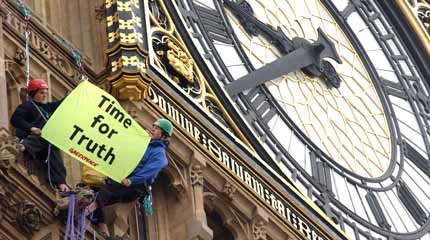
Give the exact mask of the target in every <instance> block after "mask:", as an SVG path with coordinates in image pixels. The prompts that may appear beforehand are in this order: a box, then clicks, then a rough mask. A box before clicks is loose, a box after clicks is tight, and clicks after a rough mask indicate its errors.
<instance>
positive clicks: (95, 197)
mask: <svg viewBox="0 0 430 240" xmlns="http://www.w3.org/2000/svg"><path fill="white" fill-rule="evenodd" d="M97 195H99V192H96V194H95V195H94V200H93V202H92V203H95V202H96V200H97ZM94 211H95V210H94ZM94 211H92V212H91V215H90V223H91V222H92V221H93V216H94ZM93 240H96V229H93Z"/></svg>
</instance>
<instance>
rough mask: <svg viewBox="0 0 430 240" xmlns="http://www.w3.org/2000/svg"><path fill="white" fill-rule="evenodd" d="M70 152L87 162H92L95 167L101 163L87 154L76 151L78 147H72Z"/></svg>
mask: <svg viewBox="0 0 430 240" xmlns="http://www.w3.org/2000/svg"><path fill="white" fill-rule="evenodd" d="M69 152H70V153H71V154H73V155H75V156H76V157H78V158H80V159H82V160H84V161H85V162H87V163H88V164H90V165H91V166H93V167H97V165H99V164H98V163H95V162H93V160H91V159H89V158H88V157H87V156H85V155H83V154H82V153H80V152H78V151H76V149H74V148H70V149H69Z"/></svg>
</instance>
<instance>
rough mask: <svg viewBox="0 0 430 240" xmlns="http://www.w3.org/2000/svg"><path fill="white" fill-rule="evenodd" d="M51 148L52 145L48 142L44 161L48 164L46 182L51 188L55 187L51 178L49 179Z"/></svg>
mask: <svg viewBox="0 0 430 240" xmlns="http://www.w3.org/2000/svg"><path fill="white" fill-rule="evenodd" d="M51 148H52V145H51V144H49V145H48V156H47V157H46V160H45V162H46V163H47V164H48V182H49V185H50V186H51V188H52V189H55V187H54V185H53V184H52V179H51V161H50V158H51Z"/></svg>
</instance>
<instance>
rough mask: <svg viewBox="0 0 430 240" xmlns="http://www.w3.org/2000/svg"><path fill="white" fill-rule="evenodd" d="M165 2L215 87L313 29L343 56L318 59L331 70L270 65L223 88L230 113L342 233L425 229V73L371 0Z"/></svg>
mask: <svg viewBox="0 0 430 240" xmlns="http://www.w3.org/2000/svg"><path fill="white" fill-rule="evenodd" d="M176 4H177V6H178V9H181V12H182V14H183V16H184V18H185V21H186V23H187V29H188V31H189V33H190V36H191V38H192V40H193V43H194V45H195V46H196V49H198V50H199V51H200V54H201V56H203V57H204V59H205V60H206V62H205V64H206V65H207V66H208V67H209V69H210V70H211V74H212V75H213V76H214V77H215V78H217V79H218V82H217V84H219V85H220V86H221V87H222V88H225V89H228V86H229V85H230V84H231V83H232V82H235V81H237V80H238V79H241V78H242V77H244V76H247V75H248V74H250V73H252V72H254V71H258V70H259V69H263V68H265V67H270V66H272V65H271V64H272V63H273V62H276V61H277V60H279V59H281V58H283V57H284V56H286V55H288V54H291V53H292V52H294V51H296V50H297V49H299V48H300V47H301V46H302V45H300V44H295V43H297V42H309V43H312V42H315V41H316V40H317V38H318V34H319V33H318V29H321V30H322V32H324V34H325V35H326V36H328V38H329V39H330V41H331V42H332V43H333V44H334V46H335V49H336V51H337V53H338V55H339V56H340V59H341V60H342V62H341V63H337V62H335V61H332V60H331V59H325V63H324V64H327V65H329V66H331V67H332V68H331V69H332V72H333V71H334V72H335V73H336V75H337V76H338V79H339V81H338V82H334V83H333V82H332V81H331V79H332V78H329V77H326V76H327V75H324V74H322V75H318V74H313V73H310V72H309V71H308V70H307V69H303V68H302V69H301V70H296V71H293V72H290V73H288V74H284V75H283V74H280V75H279V76H278V77H275V78H273V79H268V81H266V82H265V83H264V84H262V85H259V86H256V87H255V86H252V85H250V86H249V89H247V90H245V91H243V92H241V93H239V94H238V95H234V96H233V95H232V96H231V102H233V103H234V104H235V109H236V113H232V114H233V115H234V114H239V115H240V116H241V117H240V119H241V120H243V121H244V122H246V123H247V126H249V130H250V131H252V134H251V135H255V136H258V137H257V139H256V140H257V142H258V144H260V145H261V146H263V148H264V151H265V153H267V155H268V156H270V157H271V158H272V159H273V161H274V162H276V164H277V166H278V168H279V169H281V174H284V175H286V176H289V177H291V178H292V179H293V180H294V181H295V184H296V185H297V186H298V187H299V188H301V189H302V190H303V192H304V193H306V194H307V195H308V196H309V197H310V198H311V199H312V200H313V201H314V202H315V203H317V205H319V206H320V207H321V208H322V209H323V211H324V212H325V213H326V214H327V215H328V216H329V217H331V218H332V219H333V220H334V221H335V222H336V223H337V224H339V226H340V228H341V229H343V230H344V231H345V232H346V233H347V234H348V235H349V236H350V237H351V238H353V239H405V240H406V239H429V237H430V235H429V234H428V232H429V230H430V222H429V220H428V215H429V209H430V195H429V194H428V193H427V189H429V187H430V179H429V176H430V169H429V153H430V144H429V131H428V129H430V126H429V121H428V119H429V117H430V116H429V113H430V99H429V94H428V85H427V82H425V80H424V78H423V76H422V75H421V74H420V73H419V71H418V70H417V68H416V67H415V66H414V62H413V59H411V58H410V56H409V55H408V52H407V50H406V47H405V46H403V45H402V44H403V43H402V41H401V40H400V39H399V36H397V34H396V32H395V31H394V30H393V29H392V27H391V26H390V20H389V19H387V18H386V17H385V15H384V13H383V11H382V7H381V6H380V5H379V3H378V1H372V0H368V1H355V0H354V1H348V0H336V1H330V0H283V1H281V0H264V1H263V0H249V1H243V0H237V1H228V0H224V1H221V0H220V1H212V0H206V1H203V0H199V1H192V0H177V1H176ZM288 56H292V55H288ZM287 59H288V58H287ZM297 59H298V60H297V61H299V60H300V61H301V60H303V59H299V58H297ZM291 61H293V60H291ZM294 61H296V59H294ZM286 64H290V63H286ZM274 71H275V70H274ZM339 83H340V84H339ZM226 104H228V103H227V102H226Z"/></svg>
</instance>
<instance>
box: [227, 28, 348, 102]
mask: <svg viewBox="0 0 430 240" xmlns="http://www.w3.org/2000/svg"><path fill="white" fill-rule="evenodd" d="M300 44H301V47H300V48H298V49H296V50H294V51H292V52H291V53H288V54H287V55H285V56H283V57H281V58H279V59H277V60H275V61H273V62H271V63H269V64H266V65H265V66H263V67H262V68H260V69H258V70H256V71H254V72H251V73H250V74H248V75H246V76H244V77H242V78H240V79H238V80H236V81H234V82H232V83H229V84H227V85H226V86H225V89H226V91H227V92H228V93H229V94H230V95H231V96H235V95H237V94H238V93H240V92H243V91H244V90H246V89H249V88H253V87H256V86H258V85H260V84H263V83H264V82H266V81H268V80H272V79H275V78H277V77H280V76H282V75H285V74H288V73H290V72H294V71H297V70H299V69H303V68H306V67H309V66H313V67H315V68H317V69H322V68H324V67H326V66H324V65H325V61H322V59H323V58H326V57H328V58H331V59H333V60H335V61H337V62H338V63H342V60H341V59H340V57H339V55H338V54H337V52H336V48H335V46H334V44H333V42H332V41H331V40H330V39H329V38H328V37H327V36H326V35H325V34H324V32H323V31H322V30H321V29H320V28H318V40H317V41H316V42H315V43H309V42H307V43H306V42H302V41H301V42H300Z"/></svg>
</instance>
